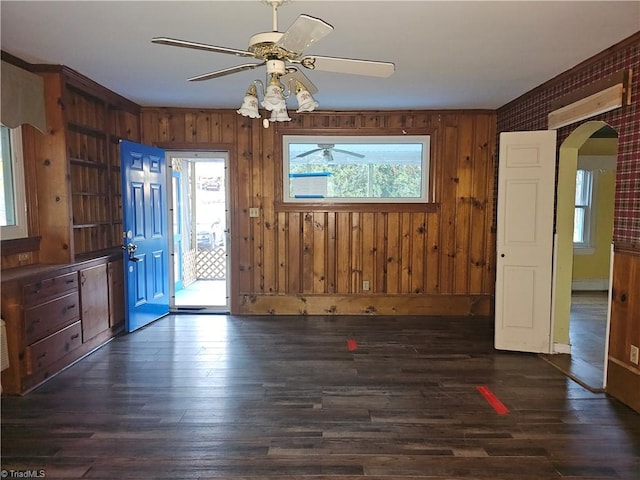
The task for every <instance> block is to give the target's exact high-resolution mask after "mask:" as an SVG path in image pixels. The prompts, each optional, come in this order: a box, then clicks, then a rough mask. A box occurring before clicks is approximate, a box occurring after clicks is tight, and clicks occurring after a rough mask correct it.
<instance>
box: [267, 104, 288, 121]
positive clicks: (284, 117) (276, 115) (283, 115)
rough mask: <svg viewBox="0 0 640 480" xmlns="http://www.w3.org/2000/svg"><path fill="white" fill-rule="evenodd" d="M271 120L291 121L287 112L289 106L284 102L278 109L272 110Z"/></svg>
mask: <svg viewBox="0 0 640 480" xmlns="http://www.w3.org/2000/svg"><path fill="white" fill-rule="evenodd" d="M269 121H270V122H290V121H291V118H289V114H288V113H287V106H286V105H285V104H284V103H283V104H282V106H281V107H280V108H278V109H274V110H271V118H269Z"/></svg>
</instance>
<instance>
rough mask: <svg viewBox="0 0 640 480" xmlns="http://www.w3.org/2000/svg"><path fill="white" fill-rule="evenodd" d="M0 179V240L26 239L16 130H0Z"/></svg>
mask: <svg viewBox="0 0 640 480" xmlns="http://www.w3.org/2000/svg"><path fill="white" fill-rule="evenodd" d="M0 133H1V135H2V148H1V149H0V163H2V178H1V179H0V189H1V191H2V194H1V195H0V226H1V227H2V239H3V240H7V239H13V238H23V237H26V236H27V212H26V210H27V208H26V202H25V193H24V189H25V186H24V170H23V163H22V136H21V131H20V128H14V129H10V128H7V127H5V126H4V125H1V126H0Z"/></svg>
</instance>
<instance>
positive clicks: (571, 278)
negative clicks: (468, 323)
mask: <svg viewBox="0 0 640 480" xmlns="http://www.w3.org/2000/svg"><path fill="white" fill-rule="evenodd" d="M617 144H618V142H617V132H616V131H615V130H614V129H612V128H611V127H610V126H608V125H607V124H606V123H605V122H601V121H591V122H586V123H584V124H582V125H580V126H579V127H578V128H576V129H575V130H574V131H573V132H572V133H571V134H570V135H569V136H568V137H567V139H566V140H565V141H564V142H563V143H562V145H561V146H560V150H559V166H558V182H557V185H558V188H557V203H556V254H555V256H554V257H555V266H554V272H555V282H554V295H553V298H554V306H553V311H554V316H553V318H554V327H553V336H554V341H555V344H554V345H555V347H556V348H555V351H556V352H559V353H565V354H568V355H555V356H554V357H557V358H553V360H552V362H553V363H554V364H555V365H556V366H559V367H560V368H561V369H562V370H563V371H565V373H566V374H567V375H569V376H570V377H571V378H573V379H574V380H576V381H578V382H579V383H581V384H582V385H584V386H585V387H587V388H589V389H590V390H593V391H602V390H603V389H604V387H605V385H606V355H607V343H608V330H609V327H608V324H609V318H608V317H609V314H610V291H609V290H610V278H609V276H610V275H609V272H610V264H611V258H610V256H611V255H612V249H611V240H612V234H613V197H614V195H615V157H616V155H617ZM579 172H581V174H579ZM577 181H578V185H576V182H577ZM580 182H583V183H580ZM605 193H606V196H607V198H606V199H605ZM578 197H580V198H578ZM582 198H584V199H587V200H588V201H587V200H580V199H582ZM581 201H585V202H587V203H585V204H584V206H585V208H584V209H583V208H582V204H580V205H579V203H580V202H581ZM581 235H583V236H582V237H581ZM581 239H583V240H585V239H586V240H585V241H582V242H581V241H580V240H581ZM596 259H597V263H598V264H599V267H598V268H599V272H600V273H597V274H593V272H591V273H589V274H587V275H586V276H585V270H586V268H585V265H586V264H588V263H595V262H596ZM603 264H604V266H603ZM579 271H580V275H581V277H580V278H578V277H577V272H579ZM603 271H604V273H603ZM590 275H591V276H590ZM578 292H580V295H579V296H578V295H576V294H577V293H578ZM586 299H588V300H586ZM590 302H593V303H590ZM585 303H586V304H587V305H588V306H587V307H584V304H585ZM583 307H584V308H583ZM585 312H586V317H585ZM587 317H588V318H587ZM589 321H590V322H591V325H589V324H588V322H589ZM591 327H593V330H592V331H590V330H588V329H587V328H591ZM563 357H564V358H563Z"/></svg>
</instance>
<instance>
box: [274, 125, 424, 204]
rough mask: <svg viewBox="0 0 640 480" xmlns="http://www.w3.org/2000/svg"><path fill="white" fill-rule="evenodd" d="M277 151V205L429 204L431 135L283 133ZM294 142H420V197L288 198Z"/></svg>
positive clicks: (338, 143)
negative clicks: (279, 196) (290, 153)
mask: <svg viewBox="0 0 640 480" xmlns="http://www.w3.org/2000/svg"><path fill="white" fill-rule="evenodd" d="M279 143H280V148H281V152H282V158H281V171H282V180H281V182H280V189H281V203H280V205H281V206H283V207H285V206H295V205H308V206H310V207H312V208H313V207H314V206H322V205H324V206H332V207H335V208H340V206H345V205H349V206H358V207H365V208H366V206H374V205H376V204H377V205H380V204H385V205H391V206H394V205H395V206H401V205H408V204H409V205H415V206H419V205H421V206H424V205H433V204H434V201H433V190H432V185H431V182H432V179H431V163H432V162H431V134H429V133H421V134H410V135H387V134H380V135H372V134H363V135H357V134H356V135H353V134H352V135H340V134H335V133H333V132H332V133H324V134H313V133H309V134H302V133H297V134H293V133H291V134H283V135H281V141H280V142H279ZM295 143H309V144H335V145H338V146H339V145H340V144H345V143H348V144H357V143H363V144H374V143H404V144H407V143H421V144H422V145H423V151H422V163H421V169H422V171H421V173H422V182H421V195H420V197H401V198H389V197H384V198H383V197H291V196H290V193H289V192H290V177H289V165H290V161H289V145H290V144H295Z"/></svg>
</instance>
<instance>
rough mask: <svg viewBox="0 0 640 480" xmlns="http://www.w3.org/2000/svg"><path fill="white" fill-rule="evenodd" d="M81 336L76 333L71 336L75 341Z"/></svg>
mask: <svg viewBox="0 0 640 480" xmlns="http://www.w3.org/2000/svg"><path fill="white" fill-rule="evenodd" d="M79 336H80V334H79V333H76V334H75V335H71V340H75V339H76V338H78V337H79Z"/></svg>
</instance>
